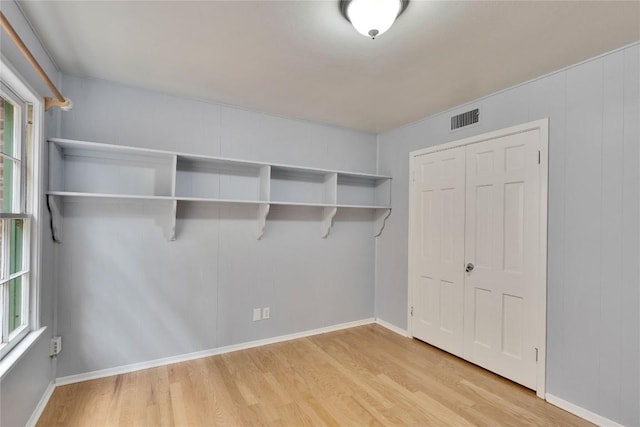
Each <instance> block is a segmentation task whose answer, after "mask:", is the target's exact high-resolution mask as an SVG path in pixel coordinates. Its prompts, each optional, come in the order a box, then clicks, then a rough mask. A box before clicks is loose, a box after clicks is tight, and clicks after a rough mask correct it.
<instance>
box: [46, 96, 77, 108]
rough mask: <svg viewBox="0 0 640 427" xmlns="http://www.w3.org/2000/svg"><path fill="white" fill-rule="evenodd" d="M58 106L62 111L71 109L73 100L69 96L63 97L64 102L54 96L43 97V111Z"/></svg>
mask: <svg viewBox="0 0 640 427" xmlns="http://www.w3.org/2000/svg"><path fill="white" fill-rule="evenodd" d="M53 107H60V109H61V110H62V111H71V110H72V109H73V102H71V100H70V99H69V98H65V99H64V102H63V101H60V100H59V99H56V98H49V97H47V98H45V99H44V111H49V109H50V108H53Z"/></svg>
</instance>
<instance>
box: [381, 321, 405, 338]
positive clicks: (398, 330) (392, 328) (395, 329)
mask: <svg viewBox="0 0 640 427" xmlns="http://www.w3.org/2000/svg"><path fill="white" fill-rule="evenodd" d="M375 323H377V324H378V325H380V326H382V327H383V328H387V329H388V330H390V331H391V332H395V333H396V334H398V335H402V336H403V337H405V338H410V337H409V332H407V330H406V329H402V328H399V327H397V326H396V325H393V324H391V323H389V322H386V321H384V320H382V319H378V318H376V321H375Z"/></svg>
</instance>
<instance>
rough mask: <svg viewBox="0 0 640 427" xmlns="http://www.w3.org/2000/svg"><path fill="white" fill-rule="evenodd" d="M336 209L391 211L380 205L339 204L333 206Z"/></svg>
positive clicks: (388, 207) (389, 207) (387, 207)
mask: <svg viewBox="0 0 640 427" xmlns="http://www.w3.org/2000/svg"><path fill="white" fill-rule="evenodd" d="M335 206H336V207H337V208H340V209H341V208H347V209H391V206H380V205H345V204H339V205H335Z"/></svg>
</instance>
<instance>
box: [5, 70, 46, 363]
mask: <svg viewBox="0 0 640 427" xmlns="http://www.w3.org/2000/svg"><path fill="white" fill-rule="evenodd" d="M3 65H4V64H3ZM3 68H5V67H3ZM16 92H17V91H14V90H13V88H12V87H10V86H9V82H8V81H5V70H3V76H2V82H1V83H0V358H2V357H4V356H5V355H6V354H7V353H8V352H9V351H10V350H11V349H12V348H13V347H14V346H15V345H16V344H17V343H18V342H19V341H20V340H21V339H22V338H24V337H25V336H26V335H27V334H28V333H29V332H30V331H31V330H32V327H34V326H35V325H34V320H35V316H33V315H32V310H33V308H34V307H33V301H32V300H33V299H34V295H35V293H34V292H33V290H32V289H31V287H32V286H33V282H34V281H33V277H32V268H31V254H32V249H33V248H32V247H33V246H34V245H33V244H32V242H33V240H32V226H33V222H34V216H33V212H34V211H33V209H34V203H33V200H34V193H35V192H37V188H35V186H34V179H33V176H34V174H33V168H32V165H33V159H32V153H33V148H34V143H33V141H34V130H33V120H34V117H33V116H34V106H33V104H32V103H28V102H26V101H25V100H24V98H23V97H21V96H19V95H18V94H17V93H16Z"/></svg>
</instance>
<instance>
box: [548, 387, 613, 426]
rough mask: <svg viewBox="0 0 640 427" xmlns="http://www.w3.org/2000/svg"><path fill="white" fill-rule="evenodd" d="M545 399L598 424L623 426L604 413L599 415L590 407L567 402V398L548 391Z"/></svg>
mask: <svg viewBox="0 0 640 427" xmlns="http://www.w3.org/2000/svg"><path fill="white" fill-rule="evenodd" d="M545 399H546V401H547V402H549V403H550V404H552V405H554V406H557V407H558V408H560V409H564V410H565V411H567V412H570V413H572V414H573V415H577V416H578V417H580V418H582V419H585V420H587V421H590V422H592V423H594V424H596V425H599V426H602V427H623V425H622V424H619V423H617V422H615V421H613V420H610V419H609V418H605V417H603V416H602V415H598V414H596V413H593V412H591V411H589V410H588V409H584V408H583V407H580V406H578V405H575V404H573V403H571V402H567V401H566V400H563V399H560V398H559V397H556V396H554V395H552V394H549V393H547V394H546V395H545Z"/></svg>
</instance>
